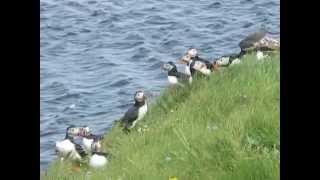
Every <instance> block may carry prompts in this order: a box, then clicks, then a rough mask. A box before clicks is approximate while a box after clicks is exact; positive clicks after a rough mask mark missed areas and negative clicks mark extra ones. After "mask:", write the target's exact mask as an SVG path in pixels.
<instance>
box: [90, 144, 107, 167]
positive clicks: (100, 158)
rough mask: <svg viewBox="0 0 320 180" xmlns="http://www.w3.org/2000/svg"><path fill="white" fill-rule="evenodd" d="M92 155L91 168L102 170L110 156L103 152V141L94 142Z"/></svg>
mask: <svg viewBox="0 0 320 180" xmlns="http://www.w3.org/2000/svg"><path fill="white" fill-rule="evenodd" d="M91 149H92V155H91V157H90V160H89V166H90V167H92V168H102V167H105V165H106V164H107V163H108V159H107V157H108V156H109V154H107V153H104V152H102V148H101V139H99V140H97V141H94V142H93V143H92V146H91Z"/></svg>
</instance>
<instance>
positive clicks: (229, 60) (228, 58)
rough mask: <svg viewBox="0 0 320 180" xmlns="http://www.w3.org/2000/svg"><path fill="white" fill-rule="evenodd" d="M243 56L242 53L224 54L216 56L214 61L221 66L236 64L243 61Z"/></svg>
mask: <svg viewBox="0 0 320 180" xmlns="http://www.w3.org/2000/svg"><path fill="white" fill-rule="evenodd" d="M242 56H243V54H242V53H239V54H236V53H235V54H229V55H224V56H221V57H219V58H215V59H214V60H213V61H214V63H216V64H217V65H218V66H219V67H226V66H230V65H234V64H239V63H241V60H240V58H241V57H242Z"/></svg>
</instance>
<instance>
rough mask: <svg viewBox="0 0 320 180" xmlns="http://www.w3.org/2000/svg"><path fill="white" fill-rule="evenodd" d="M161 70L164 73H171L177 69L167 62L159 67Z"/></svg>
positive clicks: (170, 62)
mask: <svg viewBox="0 0 320 180" xmlns="http://www.w3.org/2000/svg"><path fill="white" fill-rule="evenodd" d="M161 68H162V69H163V70H165V71H171V70H172V69H177V66H176V65H175V64H174V63H173V62H172V61H169V62H167V63H164V64H162V65H161Z"/></svg>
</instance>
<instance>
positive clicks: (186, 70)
mask: <svg viewBox="0 0 320 180" xmlns="http://www.w3.org/2000/svg"><path fill="white" fill-rule="evenodd" d="M184 73H186V74H188V75H189V76H191V71H190V65H186V66H185V68H184Z"/></svg>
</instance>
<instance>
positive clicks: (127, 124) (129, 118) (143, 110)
mask: <svg viewBox="0 0 320 180" xmlns="http://www.w3.org/2000/svg"><path fill="white" fill-rule="evenodd" d="M134 101H135V103H134V105H133V106H131V107H130V108H129V109H128V110H127V112H126V113H125V114H124V116H123V117H122V118H121V119H120V121H121V122H122V124H124V130H126V131H127V130H130V129H132V128H133V127H134V126H135V125H136V123H137V122H138V121H139V120H141V119H142V118H143V117H144V116H145V115H146V114H147V111H148V105H147V102H146V96H145V95H144V92H143V91H137V92H136V93H135V95H134Z"/></svg>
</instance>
